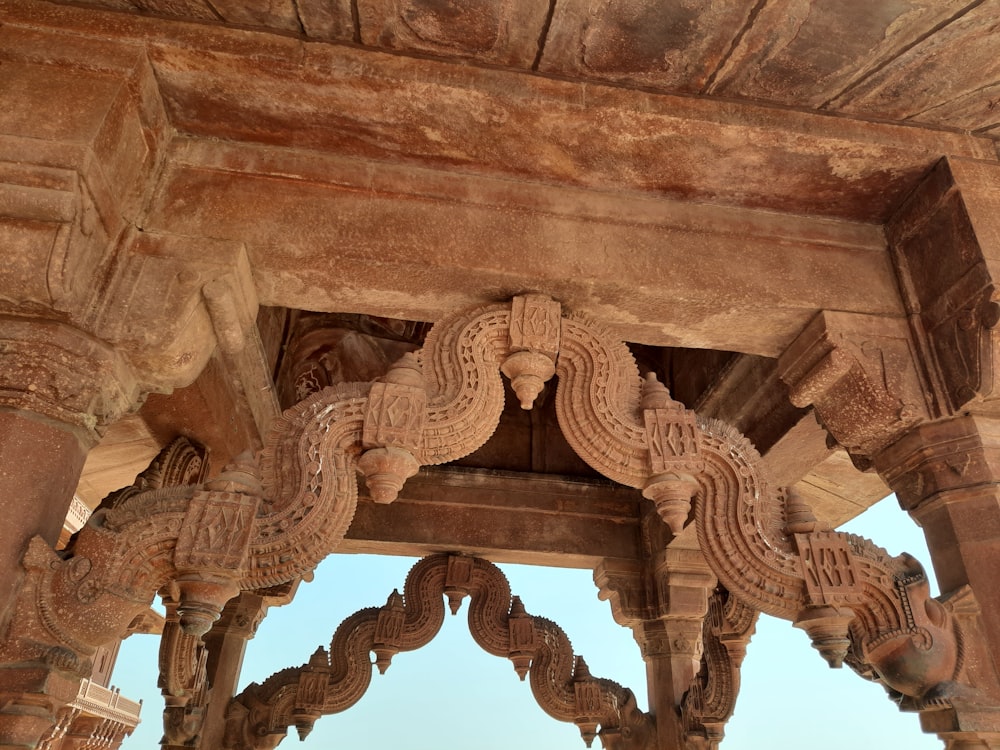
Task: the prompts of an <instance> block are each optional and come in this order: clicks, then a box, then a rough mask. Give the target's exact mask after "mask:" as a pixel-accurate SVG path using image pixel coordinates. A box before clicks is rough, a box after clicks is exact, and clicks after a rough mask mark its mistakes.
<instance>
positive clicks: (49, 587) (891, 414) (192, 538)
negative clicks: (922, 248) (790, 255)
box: [0, 296, 967, 721]
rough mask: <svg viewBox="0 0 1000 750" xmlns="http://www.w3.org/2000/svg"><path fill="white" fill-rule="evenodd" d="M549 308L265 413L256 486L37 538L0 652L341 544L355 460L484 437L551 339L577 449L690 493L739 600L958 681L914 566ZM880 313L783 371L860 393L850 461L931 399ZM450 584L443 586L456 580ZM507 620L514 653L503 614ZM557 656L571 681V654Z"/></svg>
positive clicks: (197, 494)
mask: <svg viewBox="0 0 1000 750" xmlns="http://www.w3.org/2000/svg"><path fill="white" fill-rule="evenodd" d="M556 315H557V308H556V307H555V306H554V303H552V302H551V301H547V300H545V299H544V298H538V297H534V296H529V297H527V298H524V299H520V300H517V299H516V300H515V302H514V304H513V306H511V305H489V306H485V307H482V308H478V309H475V310H470V311H464V312H460V313H457V314H455V315H453V316H450V317H448V318H446V319H445V320H443V321H441V322H439V323H438V324H437V325H435V326H434V328H433V329H432V330H431V332H430V333H429V334H428V336H427V339H426V341H425V345H424V348H423V349H422V350H421V351H420V352H418V353H417V354H416V356H415V357H413V358H408V359H404V360H402V361H400V362H399V363H397V366H396V367H394V368H393V370H392V371H391V372H390V373H389V374H388V375H387V376H386V377H385V378H384V379H383V381H382V382H380V383H375V384H372V383H355V384H344V385H340V386H337V387H334V388H327V389H325V390H323V391H321V392H319V393H316V394H314V395H312V396H310V397H309V398H307V399H305V400H304V401H302V402H300V403H299V404H296V405H295V406H293V407H292V408H290V409H288V410H287V411H286V412H285V413H284V414H283V415H282V416H281V417H279V418H277V419H276V420H274V424H273V426H272V429H271V432H270V435H269V437H268V440H267V445H266V447H265V449H264V451H263V453H262V456H261V459H260V478H258V476H257V473H256V467H255V466H254V462H253V460H252V459H250V457H248V456H247V457H243V458H241V459H239V460H238V461H237V462H236V463H234V464H233V465H231V466H229V467H227V469H226V471H225V472H224V473H223V474H222V476H220V477H219V478H218V479H216V480H213V481H212V482H209V483H207V484H205V485H190V486H185V487H180V488H167V489H158V490H149V491H146V492H142V493H139V494H136V495H134V496H132V497H130V498H129V499H127V500H126V501H124V502H122V503H120V504H119V505H117V506H116V507H114V508H111V509H106V510H104V511H102V512H100V513H97V514H95V515H94V517H92V518H91V520H90V521H89V522H88V524H87V525H86V526H85V527H84V528H83V529H82V530H81V531H80V533H79V534H78V535H77V537H76V538H75V539H74V541H73V543H72V545H71V548H70V549H69V550H67V551H66V553H64V554H63V555H56V554H55V553H54V552H53V551H52V550H50V549H48V546H47V545H45V544H44V543H43V542H41V540H35V541H34V542H33V543H32V545H31V547H30V549H29V551H28V553H27V555H26V556H25V567H26V568H27V569H28V570H29V575H28V577H27V580H26V583H25V585H24V586H23V587H22V590H21V592H20V595H19V598H18V602H17V608H18V610H17V614H16V617H15V618H14V620H13V622H14V623H15V625H14V626H13V629H12V630H11V632H10V633H8V634H7V638H6V640H5V641H4V642H3V643H2V644H0V659H2V660H3V661H5V662H7V663H12V662H18V663H20V662H41V663H45V664H49V665H59V667H58V668H59V669H60V670H63V671H66V672H69V673H71V674H73V673H75V674H82V673H83V672H84V671H86V670H85V667H86V661H87V659H88V655H89V654H90V653H91V652H92V651H93V649H94V648H95V647H96V646H97V645H99V644H100V643H102V642H104V641H106V640H108V639H110V638H113V637H115V636H117V635H118V634H119V633H120V632H121V631H122V630H123V629H124V626H125V625H126V624H127V623H128V621H130V620H131V619H132V618H133V617H134V616H135V614H137V613H138V612H139V611H142V610H143V609H144V608H145V607H146V606H147V605H148V602H149V600H150V599H151V597H152V595H153V593H154V592H156V591H157V590H159V589H161V588H162V587H164V586H167V585H170V586H171V587H174V589H175V590H176V597H175V598H176V600H177V607H178V615H179V621H180V623H181V626H182V628H183V630H184V631H185V632H186V633H188V634H192V635H197V634H200V633H203V632H205V630H207V628H208V627H209V626H210V625H211V624H212V622H213V621H214V620H215V619H217V618H218V616H219V612H220V611H221V609H222V607H223V606H224V604H225V603H226V601H227V600H228V599H229V598H231V597H232V596H234V595H235V594H236V593H237V592H238V591H240V590H260V589H264V588H268V587H271V586H277V585H281V584H284V583H287V582H289V581H292V580H294V579H296V578H297V577H300V576H302V575H305V574H307V573H308V572H310V571H311V570H312V569H313V568H314V567H315V565H316V564H317V563H318V562H319V561H320V560H322V559H323V558H324V557H325V556H326V555H327V554H329V552H330V551H332V550H333V549H334V548H335V547H336V545H337V544H338V543H339V542H340V540H341V539H342V538H343V535H344V533H345V531H346V529H347V527H348V525H349V524H350V522H351V519H352V517H353V514H354V510H355V506H356V500H357V480H356V477H355V473H356V471H357V470H361V471H362V472H363V473H365V474H366V475H367V477H368V479H369V483H370V486H373V488H374V494H380V493H383V490H384V494H380V498H379V499H382V500H384V501H389V500H391V499H392V497H393V496H394V491H395V489H398V487H397V485H401V483H402V481H403V480H405V478H406V476H408V475H409V474H410V473H412V471H415V470H416V468H417V466H418V465H429V464H437V463H442V462H446V461H450V460H453V459H455V458H458V457H460V456H464V455H466V454H468V453H470V452H471V451H473V450H475V449H476V448H478V447H479V446H481V445H482V444H483V443H484V442H485V441H486V440H487V439H488V437H489V436H490V434H492V432H493V430H494V429H495V428H496V425H497V422H498V420H499V417H500V413H501V410H502V404H503V384H502V381H501V378H500V369H501V366H502V365H503V364H504V363H505V362H508V363H509V362H510V361H512V360H511V359H510V358H511V357H512V356H517V355H519V354H521V353H523V352H528V353H529V354H532V356H531V357H530V359H531V360H532V361H535V360H537V359H538V358H537V357H535V356H534V355H535V354H537V355H538V356H539V357H544V358H546V360H549V361H551V358H552V355H553V352H554V351H555V350H556V349H557V350H558V352H557V353H556V354H555V372H556V374H557V375H558V378H559V386H558V390H557V393H556V399H555V401H556V411H557V416H558V418H559V423H560V426H561V428H562V430H563V432H564V434H565V435H566V438H567V441H568V442H569V444H570V445H571V446H572V447H573V448H574V449H575V450H576V451H577V453H578V454H579V455H580V456H581V457H582V458H583V459H584V460H585V461H586V462H587V463H588V464H590V465H591V466H592V467H593V468H594V469H596V470H597V471H599V472H601V473H603V474H604V475H605V476H607V477H609V478H611V479H613V480H615V481H618V482H621V483H623V484H626V485H628V486H631V487H635V488H639V489H642V490H643V491H644V492H645V493H646V494H647V495H648V496H650V497H651V498H652V500H653V501H654V503H656V504H658V506H659V507H658V510H659V511H660V512H661V514H662V516H664V517H666V520H667V521H668V522H669V523H671V525H672V529H673V533H674V536H676V535H677V534H678V533H679V532H681V530H682V529H683V528H684V527H685V525H686V524H689V523H690V521H691V519H690V516H691V514H690V513H689V511H688V510H687V505H686V503H687V502H690V501H692V500H693V503H692V504H693V507H694V514H693V515H694V526H695V527H696V531H697V538H698V542H699V545H700V547H701V551H702V553H703V554H704V556H705V559H706V560H707V561H708V564H709V566H710V568H711V570H712V572H713V573H714V574H715V576H716V577H717V578H718V580H719V581H720V582H721V583H722V584H723V585H724V586H725V587H726V589H727V590H729V591H730V593H731V594H732V595H733V596H735V597H737V598H738V599H740V600H742V601H743V602H744V603H745V604H746V605H747V606H749V607H751V608H753V609H759V610H762V611H765V612H769V613H771V614H773V615H776V616H778V617H783V618H785V619H788V620H792V621H794V622H799V623H800V624H801V625H802V626H803V627H806V629H807V630H808V631H809V632H810V635H812V636H813V637H814V641H816V642H817V644H818V645H820V646H822V649H823V650H824V652H825V653H827V654H828V655H833V656H834V657H836V658H831V660H832V661H836V659H837V658H846V659H847V661H848V662H849V663H850V664H851V666H853V667H855V668H857V669H860V670H862V671H871V672H872V673H873V674H875V675H877V676H878V678H879V679H882V680H883V681H884V682H885V683H886V684H887V685H888V686H890V687H891V688H892V689H893V690H895V691H897V692H899V693H900V694H903V695H907V696H910V697H911V698H913V699H915V700H917V699H919V700H925V699H926V698H928V696H930V695H931V694H932V693H933V694H934V695H938V694H941V693H945V692H947V690H946V688H945V687H943V685H944V684H945V683H949V682H951V681H953V680H956V679H958V680H961V679H964V677H966V676H967V674H966V673H963V671H962V667H961V664H960V663H959V659H958V656H957V652H958V648H957V640H956V639H957V635H956V630H955V628H956V627H957V626H956V623H955V621H954V618H952V617H951V615H950V614H949V613H948V612H947V611H946V610H945V609H944V608H942V607H941V606H940V605H939V604H937V603H936V602H935V601H934V600H931V599H930V598H929V596H928V594H927V590H926V580H925V578H924V576H923V572H922V570H921V569H920V568H919V566H918V565H916V564H915V561H913V560H912V559H910V558H907V557H900V558H892V557H889V556H888V555H887V554H886V553H885V552H884V550H881V549H879V548H878V547H875V546H874V545H873V544H871V543H870V542H867V541H866V540H862V539H859V538H857V537H853V536H848V535H836V534H833V532H830V531H829V530H826V529H821V528H818V527H812V526H810V523H811V522H810V521H809V520H808V519H807V518H802V517H796V516H795V514H794V513H791V512H790V511H789V510H788V509H786V507H785V503H784V498H783V496H782V494H781V492H779V491H777V490H776V489H775V488H774V487H772V486H771V483H770V481H769V479H768V477H767V474H766V471H765V467H764V465H763V463H762V461H761V459H760V456H759V455H758V454H757V452H756V450H754V448H753V446H752V445H750V444H749V442H748V441H747V440H746V439H745V438H744V437H743V436H742V435H740V434H739V433H738V432H737V431H736V430H734V429H732V428H730V427H728V426H727V425H725V424H723V423H721V422H717V421H714V420H700V419H698V418H697V417H696V416H695V415H694V414H693V413H692V412H690V411H689V410H687V409H685V408H684V407H683V406H682V405H680V404H677V403H676V402H674V401H673V400H672V399H671V398H670V397H669V394H667V393H666V391H665V389H663V387H662V386H660V385H659V384H657V383H655V381H649V382H646V383H645V384H643V381H642V379H641V378H640V377H639V375H638V371H637V368H636V366H635V362H634V361H633V359H632V357H631V355H630V354H629V352H628V348H627V347H626V346H625V345H624V344H623V343H622V342H620V341H617V340H615V339H614V338H613V337H612V336H611V335H610V334H609V332H608V331H607V330H606V329H604V328H602V327H601V326H598V325H595V324H594V323H592V322H590V321H587V320H585V319H583V318H578V317H567V318H562V319H561V321H560V325H559V329H558V336H556V333H555V327H554V320H555V319H556ZM512 321H514V323H512ZM872 325H873V324H872V322H871V321H870V320H869V319H867V318H863V316H856V315H847V314H839V313H836V314H835V313H824V314H821V315H820V316H818V317H817V319H816V320H815V321H814V323H813V324H811V325H810V327H809V328H808V329H807V331H806V332H804V333H803V335H802V336H800V339H799V341H797V342H796V344H795V345H793V347H792V349H790V350H789V354H787V355H786V357H785V358H784V359H783V363H782V367H783V370H784V373H785V374H784V375H783V377H785V378H786V380H787V382H789V383H790V384H791V385H792V388H793V393H796V394H798V395H797V396H796V398H797V399H798V400H799V401H800V402H801V403H806V402H812V403H815V404H816V405H817V409H818V410H819V412H820V414H821V415H822V414H823V413H824V409H825V405H826V404H828V403H832V401H833V400H837V401H841V402H846V403H855V404H856V405H857V411H856V413H852V414H851V415H847V414H845V413H843V412H839V413H837V414H832V413H831V419H832V421H831V422H830V424H829V425H828V426H829V427H830V430H831V432H833V434H834V435H835V436H837V437H838V439H840V440H842V442H845V444H846V445H848V447H851V448H852V449H855V450H856V451H857V452H860V453H863V454H867V453H870V452H871V451H874V450H875V449H877V448H879V447H881V446H882V445H883V444H884V443H883V441H884V440H885V439H886V436H887V435H894V434H896V432H898V431H903V430H906V429H907V428H908V427H910V426H912V424H914V423H915V422H916V421H918V420H920V419H922V418H924V417H925V416H926V415H927V413H928V411H927V406H926V404H923V402H921V401H919V400H916V401H915V400H914V398H911V396H912V394H915V393H916V394H919V393H921V392H922V391H921V390H920V387H919V385H920V383H919V377H918V375H917V374H916V373H914V372H913V370H912V368H911V367H910V364H909V363H911V361H912V358H911V357H910V356H909V355H910V348H909V347H910V344H909V339H908V337H907V335H906V334H905V331H904V332H900V331H897V330H889V329H886V328H885V326H883V325H882V323H881V322H880V323H879V324H878V325H877V326H876V327H875V328H872V327H871V326H872ZM522 359H523V358H522ZM508 370H509V371H510V372H512V373H513V377H514V378H517V377H519V376H520V375H523V373H522V372H520V371H519V372H514V371H513V370H511V369H510V367H509V366H508ZM542 374H544V372H543V373H542ZM535 375H537V376H538V377H541V376H542V375H539V374H538V373H537V372H536V373H535ZM535 375H533V376H532V377H534V376H535ZM366 457H368V458H366ZM796 513H798V511H796ZM799 515H800V516H801V513H800V514H799ZM845 565H846V566H847V567H843V566H845ZM835 576H841V578H836V577H835ZM456 581H457V579H456ZM456 581H453V584H454V585H453V586H451V587H450V589H449V590H450V591H452V592H459V593H460V591H461V589H462V586H463V585H464V584H460V583H458V582H456ZM845 586H846V587H847V588H846V589H845V591H841V588H843V587H845ZM455 595H457V593H455ZM474 599H475V597H474ZM647 603H648V601H647ZM472 610H473V613H476V612H478V611H479V610H478V609H477V606H476V605H475V604H474V606H473V608H472ZM407 611H408V610H407ZM508 615H509V613H508ZM477 616H478V615H477ZM533 622H534V623H535V624H534V627H535V628H536V629H537V628H538V627H541V626H540V625H539V624H538V621H533ZM384 625H385V637H384V638H383V642H382V645H383V646H384V647H385V648H386V649H388V651H387V653H390V652H391V650H392V649H394V648H397V647H398V648H400V649H402V650H405V648H406V646H407V642H406V640H405V638H403V640H402V641H400V642H398V643H397V639H396V636H395V635H394V633H395V632H396V631H395V630H394V629H393V628H392V627H390V625H392V621H387V622H386V623H385V624H384ZM371 626H372V627H373V628H374V626H375V623H374V622H372V623H371ZM366 627H367V626H366ZM408 632H409V631H408V630H407V627H405V626H404V627H403V629H402V631H400V637H401V638H402V637H403V636H405V635H406V634H407V633H408ZM473 632H474V633H475V632H493V631H492V630H490V628H488V627H487V628H485V630H484V629H483V628H482V627H478V628H477V627H473ZM503 632H504V635H503V638H502V641H501V642H502V643H503V648H504V649H505V650H504V651H503V655H505V656H507V655H509V654H508V653H507V651H506V649H509V647H510V640H511V637H512V631H510V629H509V623H508V627H505V628H504V629H503ZM40 634H41V635H40ZM514 635H515V636H517V638H516V639H515V640H516V642H517V643H519V644H521V645H519V646H518V647H517V648H516V649H515V650H517V651H518V652H519V653H522V655H523V653H526V652H527V651H530V649H531V645H532V643H533V641H531V640H530V639H527V638H526V637H527V633H522V632H521V631H520V630H516V631H514ZM522 635H523V636H525V638H526V639H525V640H524V641H523V643H522V639H521V638H520V636H522ZM373 637H374V636H373ZM498 637H499V636H498ZM487 650H489V648H488V649H487ZM539 653H541V652H539ZM518 658H521V657H518ZM560 668H562V667H560ZM338 669H339V667H338ZM565 669H566V675H568V676H567V677H566V680H570V679H571V678H570V676H569V675H573V674H576V672H574V671H573V669H574V667H573V666H572V665H569V666H567V667H566V668H565ZM532 674H534V672H532ZM567 684H569V683H567ZM533 686H534V687H535V688H536V691H537V690H542V691H543V692H544V691H550V690H551V689H550V687H549V686H548V683H544V684H543V683H538V684H536V683H535V681H534V680H533ZM591 691H592V689H591V687H586V688H581V689H580V691H579V694H580V695H581V696H586V695H589V694H590V692H591ZM536 694H537V693H536ZM575 695H576V691H575V689H574V696H575ZM539 700H540V702H541V703H542V704H543V705H546V706H547V705H550V704H551V705H553V706H556V705H563V706H564V709H565V710H564V709H563V708H560V709H558V710H559V711H560V712H564V713H566V715H572V716H571V718H574V719H579V720H581V721H582V720H583V717H584V714H585V715H586V716H591V714H589V713H587V711H584V713H583V714H580V713H579V709H578V708H577V704H576V701H577V698H576V697H573V698H572V700H570V698H569V697H567V696H565V695H564V696H561V697H560V695H557V694H555V693H551V694H550V693H546V697H543V698H540V699H539ZM581 700H583V698H581ZM588 701H589V698H588V699H587V700H585V701H584V702H585V703H586V702H588ZM571 705H572V706H573V707H572V708H570V706H571ZM553 710H556V709H553ZM560 715H562V714H560ZM587 721H590V719H587Z"/></svg>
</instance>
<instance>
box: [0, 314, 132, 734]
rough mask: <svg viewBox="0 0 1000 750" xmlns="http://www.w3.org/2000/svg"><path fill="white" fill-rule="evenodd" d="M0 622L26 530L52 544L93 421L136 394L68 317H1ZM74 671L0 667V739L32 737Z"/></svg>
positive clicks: (127, 374) (118, 367)
mask: <svg viewBox="0 0 1000 750" xmlns="http://www.w3.org/2000/svg"><path fill="white" fill-rule="evenodd" d="M0 351H2V353H3V366H2V367H0V513H2V514H3V519H4V520H3V523H2V524H0V617H2V619H0V632H6V630H7V626H8V624H9V620H10V617H11V616H12V614H13V608H14V605H15V602H16V599H17V595H18V591H19V588H20V585H21V582H22V580H23V578H24V570H23V568H22V565H21V559H22V556H23V555H24V552H25V550H26V548H27V545H28V542H29V541H30V540H31V539H32V537H34V536H36V535H38V536H41V537H42V539H44V540H45V541H46V542H48V543H49V544H50V545H52V546H55V543H56V541H57V540H58V538H59V531H60V529H61V528H62V522H63V519H64V518H65V516H66V511H67V510H68V508H69V504H70V502H71V500H72V498H73V491H74V490H75V488H76V485H77V482H78V480H79V477H80V472H81V470H82V468H83V462H84V458H85V456H86V452H87V450H88V449H89V448H90V447H91V446H92V445H93V444H95V443H96V442H97V439H98V434H97V426H98V425H99V424H102V423H106V422H107V421H110V420H112V419H115V418H117V417H118V416H120V415H121V414H122V413H123V412H124V411H125V410H126V409H127V408H129V407H130V406H131V405H132V404H133V403H134V402H135V400H136V398H137V395H138V390H137V386H136V383H135V380H134V378H133V377H132V375H131V371H130V369H129V368H128V367H127V366H126V365H125V363H124V362H123V361H122V360H121V359H120V358H119V356H118V353H117V352H116V351H115V350H114V349H112V348H111V347H109V346H108V345H106V344H104V343H103V342H101V341H98V340H97V339H95V338H93V337H91V336H89V335H87V334H86V333H84V332H82V331H80V330H79V329H77V328H74V327H73V326H70V325H67V324H64V323H61V322H56V321H52V320H43V319H33V318H21V317H18V318H15V317H0ZM78 684H79V676H77V675H70V674H68V673H66V672H64V671H62V670H60V669H58V668H53V667H52V666H51V665H49V664H41V663H39V664H30V665H25V664H17V665H3V666H2V667H0V686H2V688H0V747H4V748H7V747H12V748H13V747H34V745H35V743H36V742H37V741H38V739H39V738H40V737H41V735H42V734H43V733H44V732H45V731H46V729H47V728H48V727H49V726H51V724H52V723H53V722H54V721H55V719H56V713H57V711H58V710H59V708H60V707H61V706H62V705H64V704H65V703H66V702H67V701H70V700H72V699H73V698H75V697H76V689H77V686H78Z"/></svg>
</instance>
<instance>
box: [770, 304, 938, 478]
mask: <svg viewBox="0 0 1000 750" xmlns="http://www.w3.org/2000/svg"><path fill="white" fill-rule="evenodd" d="M916 362H917V349H916V346H915V345H914V343H913V341H912V339H911V337H910V333H909V330H908V327H907V325H906V322H905V321H904V320H894V319H887V318H874V317H871V316H866V315H856V314H852V313H842V312H829V311H823V312H821V313H819V314H818V315H817V316H816V317H815V318H813V320H812V322H811V323H810V324H809V325H808V326H806V328H805V329H804V330H803V331H802V333H800V334H799V336H798V338H797V339H795V341H794V342H793V343H792V345H791V346H789V347H788V349H787V350H786V351H785V353H784V354H783V355H782V356H781V358H780V359H779V361H778V368H779V369H778V374H779V377H780V378H781V379H782V380H783V381H784V382H785V383H786V384H787V385H788V388H789V398H790V399H791V401H792V403H793V404H795V405H796V406H799V407H805V406H810V405H812V406H814V407H815V409H816V412H817V414H818V415H819V417H820V419H821V420H822V422H823V424H824V425H825V426H826V428H827V430H829V431H830V434H831V435H833V437H834V438H836V440H837V442H839V443H840V444H841V445H843V446H844V447H845V448H847V450H848V452H849V453H850V454H851V455H852V456H854V457H858V458H859V459H860V460H862V461H867V459H868V457H870V456H872V455H873V454H874V453H876V452H877V451H878V450H879V449H881V448H883V447H884V446H886V445H888V444H889V443H891V442H892V441H893V440H895V439H896V438H897V437H899V436H900V435H902V434H904V433H905V432H906V431H907V430H909V429H910V428H911V427H913V426H914V425H916V424H917V423H919V422H921V421H925V420H927V419H930V418H932V417H933V416H936V414H935V413H934V407H933V405H932V404H930V403H928V401H927V399H926V397H925V396H924V394H925V393H926V392H927V389H926V388H925V387H924V382H923V380H922V375H921V373H920V372H919V371H918V370H917V367H916Z"/></svg>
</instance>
